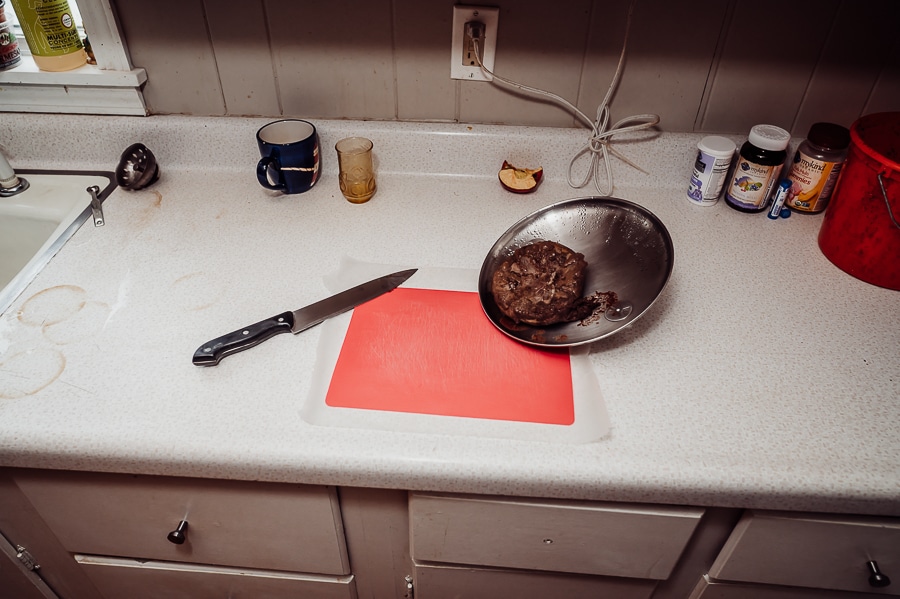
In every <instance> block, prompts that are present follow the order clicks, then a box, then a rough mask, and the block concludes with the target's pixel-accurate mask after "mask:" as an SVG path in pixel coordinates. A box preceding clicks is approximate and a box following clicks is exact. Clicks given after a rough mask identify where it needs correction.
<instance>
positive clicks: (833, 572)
mask: <svg viewBox="0 0 900 599" xmlns="http://www.w3.org/2000/svg"><path fill="white" fill-rule="evenodd" d="M870 560H874V561H876V562H877V563H878V566H879V569H880V570H881V571H882V572H883V573H884V574H886V575H888V576H889V577H891V578H892V579H893V584H891V585H890V586H888V587H885V588H882V589H875V588H873V587H872V586H870V585H869V582H868V579H869V572H868V570H867V568H866V563H867V562H868V561H870ZM709 574H710V577H712V578H713V579H716V580H726V581H729V580H730V581H743V582H764V583H769V584H778V585H786V586H798V587H809V588H816V589H834V590H842V591H855V592H858V593H863V592H865V593H876V594H881V595H885V594H887V595H900V520H898V519H892V518H864V517H853V516H833V515H816V514H792V513H781V512H746V513H745V514H744V516H743V517H742V518H741V521H740V522H739V523H738V525H737V526H736V527H735V529H734V532H732V534H731V536H730V537H729V539H728V541H727V543H726V544H725V546H724V547H723V548H722V551H721V553H720V554H719V557H718V558H717V559H716V561H715V563H714V564H713V566H712V568H710V572H709Z"/></svg>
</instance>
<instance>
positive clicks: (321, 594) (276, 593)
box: [76, 555, 356, 599]
mask: <svg viewBox="0 0 900 599" xmlns="http://www.w3.org/2000/svg"><path fill="white" fill-rule="evenodd" d="M76 559H77V560H78V562H79V563H80V564H81V566H82V567H83V568H84V571H85V572H86V573H87V575H88V577H90V579H91V580H92V581H93V582H94V585H95V586H96V587H97V588H98V589H100V592H101V593H102V594H103V597H104V599H223V598H225V597H232V598H234V599H241V598H246V599H288V598H290V599H295V598H298V597H302V598H303V599H356V587H355V585H354V582H353V576H334V577H331V576H311V575H303V574H294V573H290V572H265V571H260V570H241V569H237V568H222V567H214V566H206V567H204V566H197V565H190V564H173V563H163V562H137V561H133V560H125V559H115V558H100V557H94V556H80V555H79V556H76Z"/></svg>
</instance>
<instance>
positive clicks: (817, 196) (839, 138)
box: [787, 123, 850, 214]
mask: <svg viewBox="0 0 900 599" xmlns="http://www.w3.org/2000/svg"><path fill="white" fill-rule="evenodd" d="M849 145H850V131H848V130H847V128H846V127H841V126H840V125H835V124H834V123H815V124H814V125H813V126H812V127H810V128H809V134H808V135H807V136H806V139H805V140H804V141H803V143H801V144H800V147H799V148H797V152H796V153H795V154H794V161H793V162H792V163H791V170H790V171H789V172H788V176H787V178H788V179H789V180H790V181H791V189H790V192H789V193H788V200H787V206H789V207H790V208H791V209H793V210H796V211H797V212H807V213H810V214H815V213H817V212H822V211H823V210H825V207H826V206H828V200H830V199H831V192H832V191H834V184H835V183H836V182H837V178H838V175H839V174H840V172H841V167H842V166H843V165H844V160H845V159H846V158H847V147H848V146H849Z"/></svg>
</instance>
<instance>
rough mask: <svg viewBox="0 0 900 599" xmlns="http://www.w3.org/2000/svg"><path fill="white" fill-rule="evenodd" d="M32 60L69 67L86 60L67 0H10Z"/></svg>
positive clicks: (47, 67)
mask: <svg viewBox="0 0 900 599" xmlns="http://www.w3.org/2000/svg"><path fill="white" fill-rule="evenodd" d="M11 1H12V5H13V9H14V10H15V11H16V15H17V16H18V17H19V24H20V25H21V26H22V33H24V34H25V41H26V42H27V43H28V47H29V48H30V49H31V56H32V58H34V62H35V64H37V66H38V68H39V69H41V70H42V71H69V70H72V69H76V68H78V67H80V66H82V65H83V64H84V63H85V62H86V61H87V56H86V55H85V53H84V44H82V42H81V37H80V36H79V35H78V30H77V29H76V28H75V19H73V18H72V11H71V10H70V9H69V2H68V0H11Z"/></svg>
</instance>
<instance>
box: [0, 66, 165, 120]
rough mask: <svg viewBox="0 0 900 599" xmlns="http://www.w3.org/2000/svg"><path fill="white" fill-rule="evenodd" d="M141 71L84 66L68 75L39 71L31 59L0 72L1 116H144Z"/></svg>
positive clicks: (142, 72) (65, 72) (144, 78)
mask: <svg viewBox="0 0 900 599" xmlns="http://www.w3.org/2000/svg"><path fill="white" fill-rule="evenodd" d="M146 80H147V72H146V71H145V70H144V69H131V70H130V71H106V70H101V69H98V68H97V67H96V66H94V65H85V66H83V67H79V68H77V69H73V70H71V71H63V72H59V73H52V72H49V71H41V70H39V69H38V68H37V65H35V63H34V60H33V59H32V58H31V57H30V56H22V62H21V63H20V64H19V65H18V66H17V67H15V68H13V69H10V70H8V71H0V90H2V92H3V93H0V112H51V113H80V114H116V115H140V116H145V115H146V114H147V108H146V106H145V105H144V98H143V95H142V94H141V89H140V88H141V85H143V83H144V82H145V81H146Z"/></svg>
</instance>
